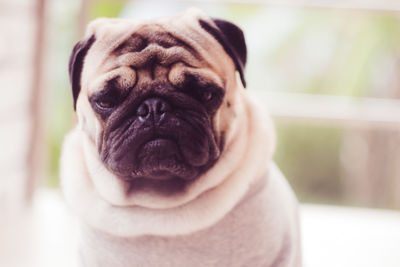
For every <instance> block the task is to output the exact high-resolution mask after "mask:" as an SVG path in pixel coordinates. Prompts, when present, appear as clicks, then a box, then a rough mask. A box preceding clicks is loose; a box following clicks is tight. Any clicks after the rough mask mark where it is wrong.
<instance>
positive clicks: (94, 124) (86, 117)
mask: <svg viewBox="0 0 400 267" xmlns="http://www.w3.org/2000/svg"><path fill="white" fill-rule="evenodd" d="M83 97H84V96H83V95H82V99H81V98H80V99H79V100H78V103H77V118H78V127H79V129H80V130H82V131H83V132H84V133H85V134H86V135H87V136H88V137H89V139H90V140H91V141H92V142H94V143H97V142H98V140H97V139H98V137H99V129H100V128H101V124H100V122H99V121H98V119H97V117H96V116H95V114H94V113H93V110H92V109H91V107H90V103H89V101H87V100H86V103H83V102H84V101H85V99H84V98H83Z"/></svg>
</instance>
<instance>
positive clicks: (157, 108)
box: [136, 97, 171, 121]
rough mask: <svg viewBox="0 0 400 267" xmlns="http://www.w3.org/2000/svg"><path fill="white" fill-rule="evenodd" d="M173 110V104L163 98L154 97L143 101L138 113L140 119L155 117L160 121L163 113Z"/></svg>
mask: <svg viewBox="0 0 400 267" xmlns="http://www.w3.org/2000/svg"><path fill="white" fill-rule="evenodd" d="M170 110H171V105H170V104H169V103H168V102H167V101H165V100H164V99H162V98H159V97H152V98H148V99H146V100H145V101H143V103H142V104H140V105H139V107H138V108H137V110H136V115H137V116H138V117H139V119H140V120H148V119H150V118H152V117H153V118H154V120H155V121H159V120H160V119H161V118H162V117H163V115H164V114H165V113H166V112H168V111H170Z"/></svg>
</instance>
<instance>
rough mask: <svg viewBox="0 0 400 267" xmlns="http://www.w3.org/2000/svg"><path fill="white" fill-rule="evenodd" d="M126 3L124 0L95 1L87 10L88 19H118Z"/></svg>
mask: <svg viewBox="0 0 400 267" xmlns="http://www.w3.org/2000/svg"><path fill="white" fill-rule="evenodd" d="M126 3H127V1H126V0H96V2H94V3H93V4H92V5H91V8H90V10H89V18H90V19H91V20H92V19H95V18H99V17H109V18H115V17H118V16H119V14H120V13H121V11H122V10H123V8H124V7H125V5H126Z"/></svg>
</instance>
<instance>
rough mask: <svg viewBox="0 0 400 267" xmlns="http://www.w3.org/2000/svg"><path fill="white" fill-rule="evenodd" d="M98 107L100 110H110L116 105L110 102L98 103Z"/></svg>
mask: <svg viewBox="0 0 400 267" xmlns="http://www.w3.org/2000/svg"><path fill="white" fill-rule="evenodd" d="M96 106H97V107H98V108H99V109H103V110H108V109H111V108H113V107H114V106H115V104H113V103H112V102H110V101H96Z"/></svg>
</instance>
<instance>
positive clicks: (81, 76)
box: [61, 9, 301, 267]
mask: <svg viewBox="0 0 400 267" xmlns="http://www.w3.org/2000/svg"><path fill="white" fill-rule="evenodd" d="M246 55H247V51H246V44H245V40H244V35H243V32H242V31H241V30H240V28H239V27H237V26H236V25H234V24H232V23H230V22H228V21H225V20H220V19H212V18H210V17H208V16H207V15H205V14H204V13H203V12H201V11H199V10H197V9H190V10H188V11H187V12H185V13H184V14H179V15H176V16H172V17H165V18H160V19H156V20H148V21H136V20H128V19H97V20H95V21H93V22H91V23H90V24H89V26H88V28H87V31H86V35H85V37H84V38H83V39H82V40H81V41H79V42H78V43H77V44H76V46H75V47H74V49H73V51H72V54H71V57H70V64H69V74H70V80H71V85H72V95H73V99H74V107H75V109H76V114H77V118H78V122H77V125H76V127H75V128H74V129H73V130H72V131H71V132H70V133H69V134H68V135H67V137H66V138H65V141H64V146H63V153H62V158H61V178H62V187H63V192H64V195H65V199H66V201H67V203H68V205H69V206H70V207H71V209H72V210H73V211H74V212H75V213H76V215H77V216H78V217H79V219H80V221H81V225H82V231H81V232H82V235H81V239H82V240H81V247H80V250H81V253H80V255H81V256H80V264H81V265H82V266H89V267H94V266H104V267H111V266H112V267H132V266H146V267H152V266H154V267H164V266H174V267H180V266H182V267H188V266H192V267H197V266H198V267H210V266H222V267H225V266H226V267H239V266H240V267H244V266H249V267H250V266H251V267H258V266H260V267H267V266H271V267H272V266H273V267H278V266H280V267H282V266H293V267H297V266H301V263H300V261H301V260H300V246H299V243H300V242H299V234H298V214H297V201H296V198H295V196H294V194H293V193H292V191H291V189H290V187H289V186H288V184H287V182H286V180H285V178H284V177H283V176H282V174H281V173H280V171H279V169H278V168H277V167H276V166H275V165H274V163H273V162H272V161H271V156H272V154H273V150H274V129H273V127H272V123H271V121H270V119H269V118H268V116H265V115H264V112H263V111H262V110H261V109H258V108H257V106H256V105H255V104H254V103H253V101H252V100H251V99H250V97H249V96H248V90H246V89H245V85H246V82H245V77H244V66H245V64H246ZM237 74H238V75H237Z"/></svg>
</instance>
